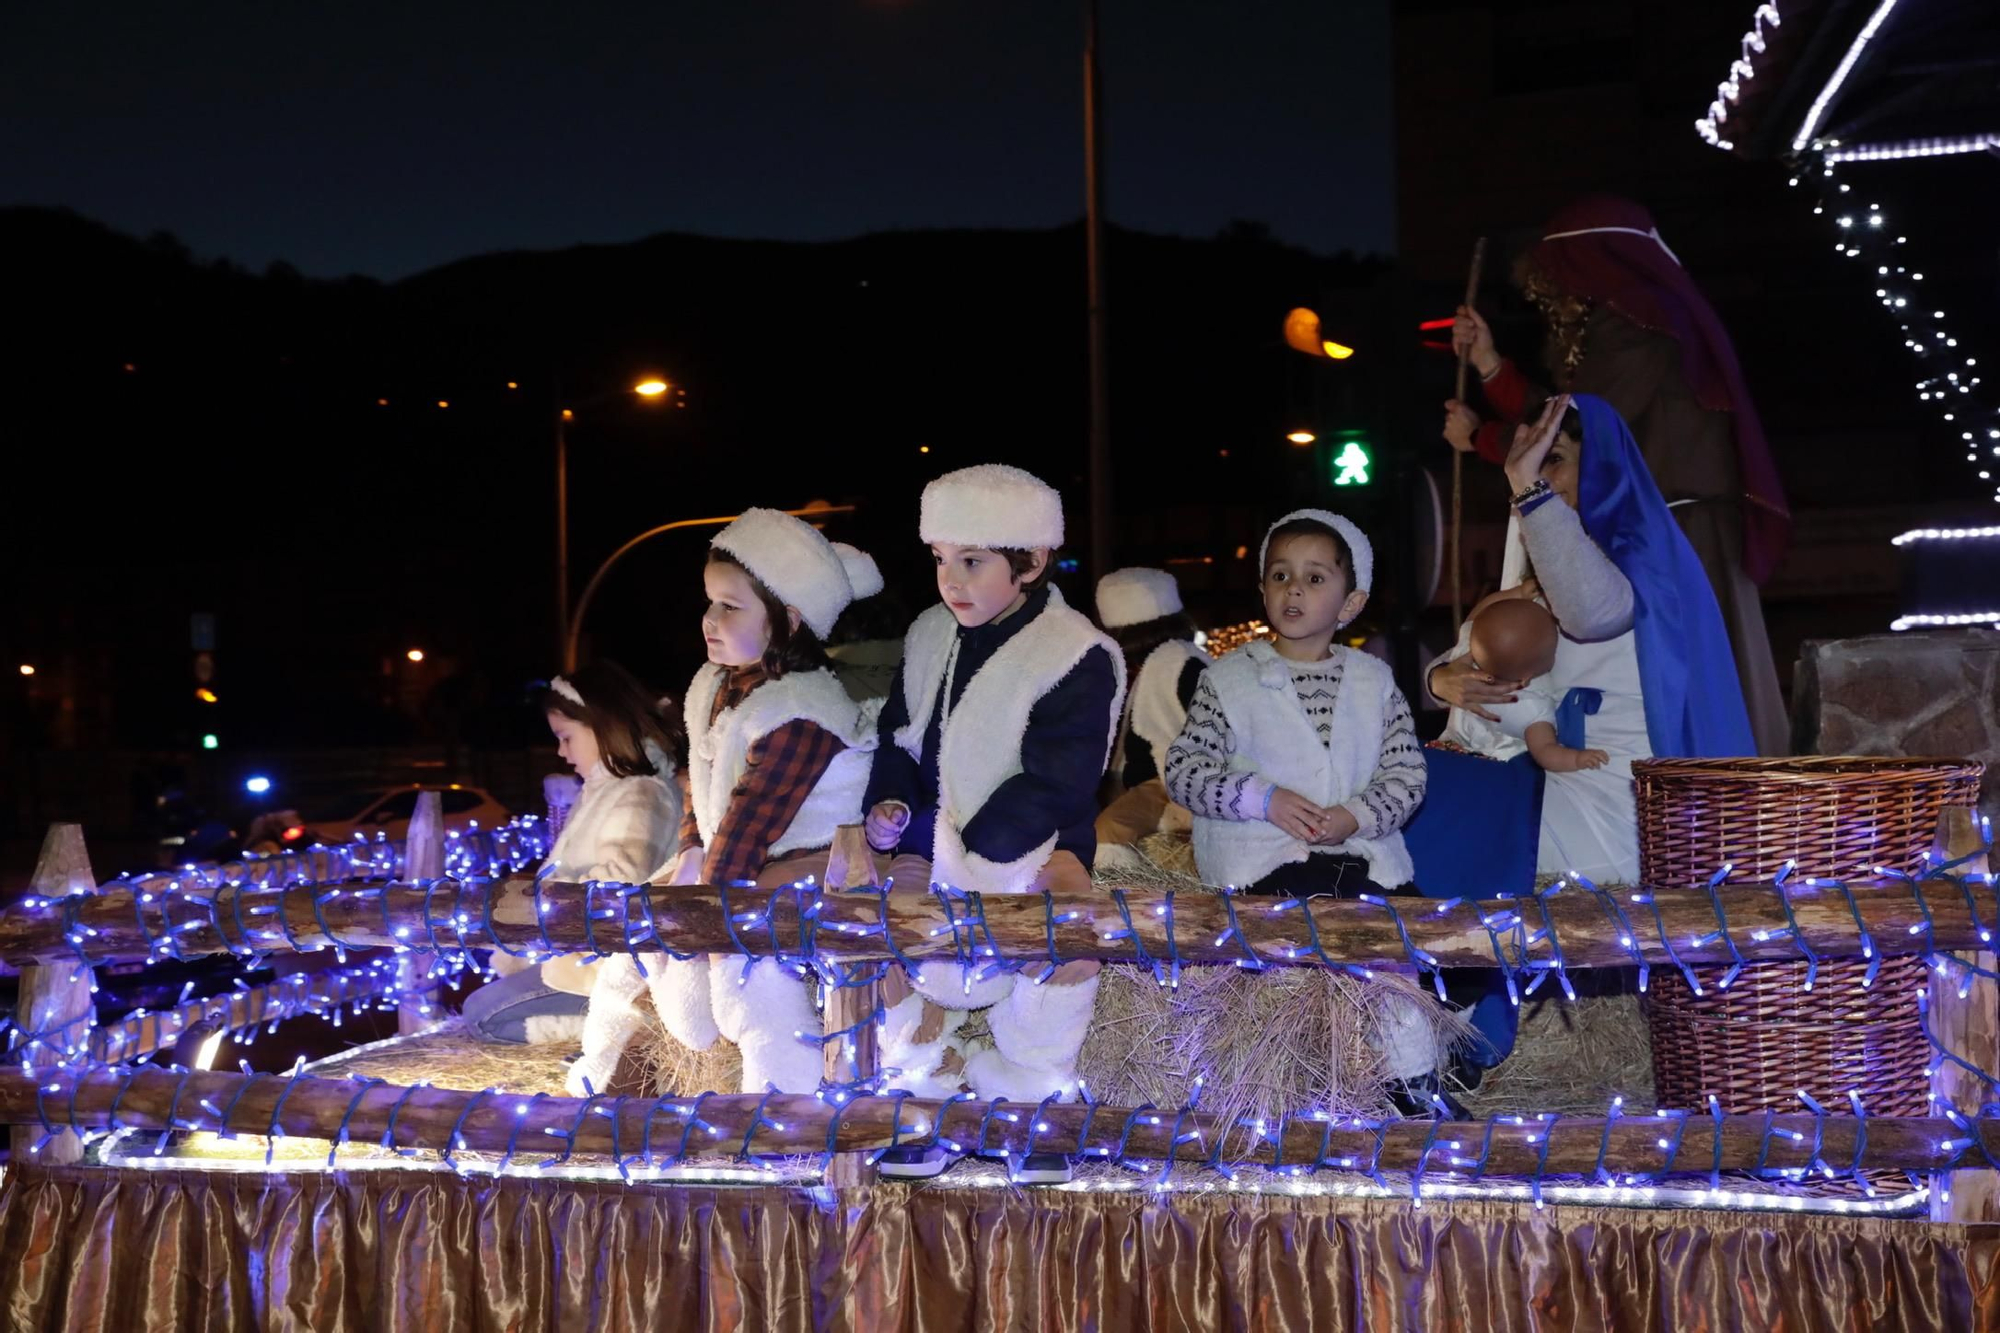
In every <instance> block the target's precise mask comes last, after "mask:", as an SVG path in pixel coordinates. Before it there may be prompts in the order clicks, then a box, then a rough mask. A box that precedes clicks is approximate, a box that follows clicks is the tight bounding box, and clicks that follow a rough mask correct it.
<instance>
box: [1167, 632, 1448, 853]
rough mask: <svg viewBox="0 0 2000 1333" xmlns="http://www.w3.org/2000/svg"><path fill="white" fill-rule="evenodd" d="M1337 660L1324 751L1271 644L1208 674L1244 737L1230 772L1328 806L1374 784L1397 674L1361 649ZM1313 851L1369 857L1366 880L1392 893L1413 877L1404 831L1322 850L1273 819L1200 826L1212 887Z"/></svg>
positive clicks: (1259, 644) (1203, 821)
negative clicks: (1336, 680) (1336, 690)
mask: <svg viewBox="0 0 2000 1333" xmlns="http://www.w3.org/2000/svg"><path fill="white" fill-rule="evenodd" d="M1330 655H1331V656H1332V657H1334V658H1336V659H1338V660H1339V661H1340V664H1341V674H1340V694H1339V697H1338V698H1336V699H1335V700H1334V710H1333V744H1332V745H1331V746H1330V747H1329V746H1326V745H1322V744H1320V740H1319V733H1318V732H1317V731H1316V730H1315V729H1314V727H1313V723H1312V719H1311V718H1309V717H1307V716H1306V711H1305V707H1304V705H1302V704H1301V703H1300V702H1299V695H1298V690H1297V689H1295V688H1294V687H1293V684H1292V673H1291V668H1290V667H1288V666H1287V665H1286V664H1285V660H1284V659H1283V658H1282V657H1279V656H1278V653H1277V650H1276V649H1274V648H1272V647H1271V645H1270V644H1269V643H1266V642H1264V641H1263V640H1256V641H1253V642H1251V643H1249V644H1246V645H1245V646H1243V647H1242V648H1240V649H1238V650H1237V651H1235V652H1233V653H1230V654H1229V655H1228V656H1226V657H1223V658H1221V659H1219V660H1218V661H1217V662H1216V663H1215V665H1214V666H1211V667H1210V668H1209V669H1208V680H1209V683H1210V685H1211V687H1212V688H1213V689H1214V690H1215V695H1216V699H1217V701H1218V702H1219V703H1220V704H1221V705H1222V712H1223V716H1225V717H1227V718H1228V719H1229V729H1230V731H1231V733H1232V734H1233V735H1234V736H1235V737H1236V740H1237V746H1236V750H1235V752H1234V753H1232V754H1231V755H1230V756H1229V770H1230V771H1231V772H1233V773H1234V772H1243V771H1245V770H1250V771H1253V772H1255V773H1257V774H1258V775H1259V776H1260V777H1263V778H1265V779H1267V780H1269V781H1270V782H1273V783H1275V784H1276V785H1278V786H1280V787H1289V788H1290V789H1291V790H1293V791H1295V792H1297V793H1298V794H1299V795H1301V796H1303V797H1305V798H1306V799H1307V800H1309V801H1314V802H1317V803H1318V804H1320V805H1340V804H1342V803H1344V802H1346V801H1348V800H1350V799H1352V798H1353V797H1355V796H1356V795H1358V794H1359V793H1360V792H1361V791H1362V790H1363V789H1365V788H1366V787H1367V786H1368V780H1369V779H1370V778H1371V777H1373V776H1374V774H1375V769H1376V767H1377V766H1378V765H1379V764H1380V763H1381V760H1382V743H1383V740H1384V735H1383V730H1382V718H1383V715H1384V712H1385V710H1386V708H1387V705H1388V700H1389V696H1390V694H1391V693H1392V692H1393V691H1394V690H1395V688H1396V682H1395V677H1394V676H1392V675H1391V674H1390V672H1389V668H1388V667H1387V666H1385V665H1384V664H1383V663H1382V662H1381V661H1380V660H1379V659H1377V658H1374V657H1371V656H1369V655H1368V654H1367V653H1364V652H1361V651H1359V650H1357V649H1353V648H1346V647H1341V646H1337V645H1336V646H1335V647H1334V649H1333V651H1332V653H1331V654H1330ZM1314 852H1339V853H1345V854H1347V855H1350V856H1359V857H1361V858H1363V859H1364V860H1366V861H1367V862H1368V877H1369V878H1370V879H1372V880H1374V881H1375V882H1376V883H1377V884H1380V885H1381V886H1383V887H1384V888H1390V889H1393V888H1396V887H1398V886H1400V885H1403V884H1407V883H1409V882H1410V880H1411V879H1412V878H1413V877H1414V874H1415V872H1414V871H1413V870H1412V868H1411V865H1410V854H1409V852H1407V851H1406V850H1404V847H1403V835H1402V834H1401V833H1400V832H1397V833H1391V834H1389V835H1388V836H1387V837H1383V838H1350V839H1348V840H1347V841H1346V842H1343V843H1340V844H1339V845H1338V846H1332V847H1316V846H1313V845H1312V844H1310V843H1304V842H1300V841H1299V840H1298V839H1297V838H1294V837H1292V836H1291V835H1290V834H1289V833H1286V832H1285V831H1284V830H1283V829H1280V828H1279V827H1278V826H1277V825H1275V824H1273V823H1271V822H1270V821H1268V820H1263V819H1251V820H1233V819H1209V818H1206V817H1201V816H1197V817H1196V819H1195V821H1194V857H1195V863H1196V865H1197V866H1198V867H1199V868H1200V870H1201V877H1202V878H1203V879H1204V880H1206V881H1207V882H1209V883H1210V884H1218V885H1233V886H1235V887H1237V888H1244V887H1247V886H1249V885H1251V884H1254V883H1256V882H1257V881H1258V880H1260V879H1262V878H1264V876H1266V875H1268V874H1270V873H1271V872H1272V871H1274V870H1276V869H1277V868H1278V867H1279V866H1282V865H1290V864H1291V863H1293V862H1296V861H1303V860H1305V859H1306V858H1307V857H1308V856H1310V855H1312V854H1313V853H1314Z"/></svg>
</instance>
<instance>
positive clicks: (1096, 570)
mask: <svg viewBox="0 0 2000 1333" xmlns="http://www.w3.org/2000/svg"><path fill="white" fill-rule="evenodd" d="M1083 15H1084V17H1083V22H1084V33H1083V198H1084V258H1085V263H1086V267H1087V269H1088V277H1087V280H1088V283H1089V298H1088V307H1087V308H1088V311H1089V328H1090V564H1091V571H1090V575H1091V577H1092V578H1093V579H1101V578H1103V577H1104V576H1105V575H1106V574H1109V573H1110V572H1111V406H1110V402H1109V375H1110V359H1109V352H1108V350H1107V348H1106V345H1105V333H1104V74H1103V71H1102V70H1101V69H1100V68H1099V67H1098V63H1097V0H1084V11H1083Z"/></svg>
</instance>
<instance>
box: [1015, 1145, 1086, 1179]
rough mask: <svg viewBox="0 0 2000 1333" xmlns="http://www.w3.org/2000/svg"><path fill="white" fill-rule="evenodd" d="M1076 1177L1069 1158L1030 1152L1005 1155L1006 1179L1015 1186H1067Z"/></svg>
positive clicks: (1056, 1154)
mask: <svg viewBox="0 0 2000 1333" xmlns="http://www.w3.org/2000/svg"><path fill="white" fill-rule="evenodd" d="M1075 1176H1076V1172H1075V1171H1074V1170H1073V1169H1072V1168H1071V1166H1070V1161H1069V1158H1067V1157H1064V1156H1063V1155H1062V1154H1061V1153H1053V1152H1031V1153H1028V1154H1026V1155H1025V1156H1024V1155H1022V1154H1019V1153H1009V1154H1008V1155H1007V1179H1009V1180H1011V1181H1013V1182H1014V1183H1015V1184H1016V1185H1067V1184H1069V1182H1070V1181H1071V1180H1073V1179H1074V1178H1075Z"/></svg>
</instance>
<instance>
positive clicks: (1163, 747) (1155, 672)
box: [1111, 639, 1215, 773]
mask: <svg viewBox="0 0 2000 1333" xmlns="http://www.w3.org/2000/svg"><path fill="white" fill-rule="evenodd" d="M1214 661H1215V659H1214V658H1212V657H1210V656H1209V655H1208V654H1207V653H1205V652H1203V651H1202V650H1201V649H1199V648H1197V647H1195V646H1194V645H1193V644H1192V643H1189V642H1188V641H1187V640H1186V639H1168V640H1167V641H1166V642H1165V643H1163V644H1161V645H1160V646H1159V647H1157V648H1155V649H1153V651H1152V652H1150V653H1147V654H1146V660H1145V661H1143V662H1141V663H1140V664H1139V674H1138V675H1137V676H1135V677H1134V678H1133V680H1132V686H1131V695H1130V697H1129V698H1128V699H1127V700H1126V702H1127V703H1128V704H1129V705H1130V707H1129V708H1128V709H1127V711H1126V713H1125V728H1124V730H1123V731H1122V732H1121V733H1120V734H1119V737H1118V753H1117V755H1116V756H1114V757H1113V759H1112V761H1111V768H1112V771H1113V772H1114V773H1122V771H1123V770H1124V767H1125V738H1126V737H1127V736H1137V737H1138V738H1139V739H1140V740H1142V741H1144V742H1146V744H1148V745H1150V746H1151V747H1153V762H1154V763H1155V764H1163V763H1165V762H1166V758H1167V747H1168V746H1169V745H1172V744H1173V743H1174V738H1175V737H1176V736H1179V735H1180V734H1181V727H1182V726H1184V725H1186V723H1187V706H1186V705H1185V704H1183V703H1182V702H1181V695H1180V688H1181V673H1182V672H1183V671H1185V670H1186V669H1187V664H1188V663H1189V662H1200V663H1201V664H1202V665H1203V666H1208V665H1211V664H1212V663H1213V662H1214Z"/></svg>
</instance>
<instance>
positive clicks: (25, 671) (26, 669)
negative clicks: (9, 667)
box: [21, 662, 35, 676]
mask: <svg viewBox="0 0 2000 1333" xmlns="http://www.w3.org/2000/svg"><path fill="white" fill-rule="evenodd" d="M21 674H22V675H24V676H32V675H34V674H35V668H34V667H33V666H32V665H31V664H29V663H27V662H23V663H21Z"/></svg>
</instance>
